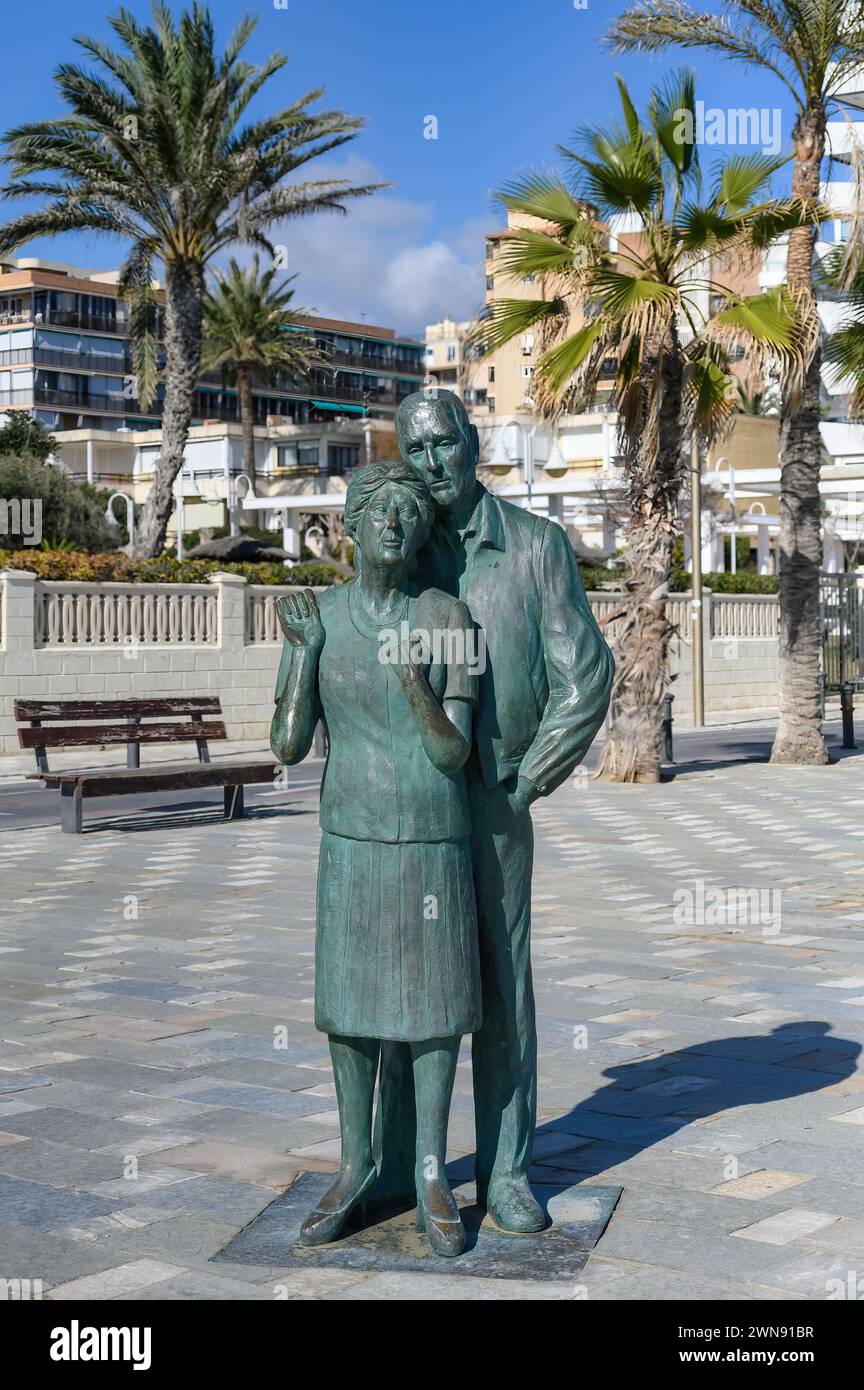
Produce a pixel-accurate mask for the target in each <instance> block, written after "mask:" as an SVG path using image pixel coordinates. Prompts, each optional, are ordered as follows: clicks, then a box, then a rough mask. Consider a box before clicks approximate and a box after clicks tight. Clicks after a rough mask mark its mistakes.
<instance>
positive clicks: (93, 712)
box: [15, 695, 227, 772]
mask: <svg viewBox="0 0 864 1390" xmlns="http://www.w3.org/2000/svg"><path fill="white" fill-rule="evenodd" d="M221 713H222V706H221V704H220V702H219V699H218V698H217V697H216V696H210V695H203V696H191V697H189V698H183V697H177V698H168V699H165V700H16V701H15V718H16V720H18V722H19V723H23V722H24V721H29V728H26V729H25V728H19V730H18V743H19V745H20V746H21V747H22V748H32V749H33V751H34V752H35V754H36V766H37V767H38V769H39V771H40V772H48V770H49V769H48V749H49V748H81V747H88V746H89V747H92V746H94V745H96V746H100V745H102V744H105V743H125V744H126V763H127V766H129V767H138V766H140V748H141V744H142V743H180V742H186V741H187V740H194V742H195V744H196V746H197V749H198V757H199V760H200V761H201V762H202V763H206V762H209V761H210V753H209V749H208V746H207V744H208V740H210V739H214V738H215V739H224V738H227V734H226V732H225V725H224V724H223V723H222V721H221V719H210V720H206V719H205V716H206V715H221ZM144 719H149V720H152V721H153V722H152V723H149V724H144V723H142V722H141V721H142V720H144ZM67 720H81V721H83V722H82V723H74V724H72V723H66V722H61V721H67ZM121 720H122V721H123V722H122V723H121V722H112V721H121ZM181 721H182V722H181ZM52 726H53V727H52Z"/></svg>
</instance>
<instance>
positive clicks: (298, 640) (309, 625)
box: [276, 589, 324, 651]
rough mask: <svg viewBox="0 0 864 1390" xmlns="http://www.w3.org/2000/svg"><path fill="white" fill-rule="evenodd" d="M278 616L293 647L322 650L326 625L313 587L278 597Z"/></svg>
mask: <svg viewBox="0 0 864 1390" xmlns="http://www.w3.org/2000/svg"><path fill="white" fill-rule="evenodd" d="M276 616H277V617H278V619H279V623H280V626H281V628H282V631H283V632H284V634H285V637H286V639H287V641H289V642H290V643H291V645H292V646H293V647H305V648H307V649H308V650H309V651H320V650H321V648H322V647H323V646H324V627H323V625H322V623H321V615H320V613H319V612H318V600H317V599H316V598H315V595H314V594H313V592H312V590H311V589H303V590H302V591H301V592H300V593H299V594H286V595H285V596H284V598H279V599H277V600H276Z"/></svg>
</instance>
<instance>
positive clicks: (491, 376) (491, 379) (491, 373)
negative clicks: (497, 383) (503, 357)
mask: <svg viewBox="0 0 864 1390" xmlns="http://www.w3.org/2000/svg"><path fill="white" fill-rule="evenodd" d="M494 380H495V368H494V367H490V368H489V383H490V385H491V384H492V382H494Z"/></svg>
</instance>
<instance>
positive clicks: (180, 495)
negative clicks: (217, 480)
mask: <svg viewBox="0 0 864 1390" xmlns="http://www.w3.org/2000/svg"><path fill="white" fill-rule="evenodd" d="M184 483H186V487H188V489H189V496H190V497H193V498H194V497H202V496H203V493H202V491H201V489H200V487H199V486H198V484H197V483H196V481H195V478H194V476H193V477H191V478H190V479H189V480H188V482H186V478H185V469H184V468H182V467H181V469H180V472H179V473H178V474H177V481H176V483H175V485H174V497H175V500H176V502H177V559H178V560H182V559H183V532H184V531H185V529H186V504H185V498H184V492H185V490H186V487H184Z"/></svg>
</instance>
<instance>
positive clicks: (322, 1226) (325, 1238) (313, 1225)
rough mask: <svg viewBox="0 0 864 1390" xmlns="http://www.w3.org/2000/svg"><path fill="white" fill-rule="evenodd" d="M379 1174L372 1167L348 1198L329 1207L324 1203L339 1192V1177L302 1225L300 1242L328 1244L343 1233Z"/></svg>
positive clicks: (303, 1243)
mask: <svg viewBox="0 0 864 1390" xmlns="http://www.w3.org/2000/svg"><path fill="white" fill-rule="evenodd" d="M377 1176H378V1171H377V1169H376V1168H375V1167H372V1168H371V1169H370V1171H369V1172H368V1173H367V1174H366V1176H365V1178H363V1180H362V1182H361V1183H360V1184H359V1185H358V1186H357V1187H355V1188H354V1191H353V1192H352V1193H351V1195H350V1196H349V1197H348V1198H347V1200H345V1199H344V1198H343V1199H342V1200H341V1201H340V1202H339V1205H338V1206H336V1207H330V1208H328V1207H326V1206H325V1205H324V1204H325V1203H326V1201H327V1199H328V1197H330V1196H331V1194H333V1193H335V1192H337V1190H338V1188H339V1179H338V1178H337V1179H336V1182H334V1184H333V1186H332V1187H330V1188H328V1190H327V1191H326V1192H325V1194H324V1196H323V1197H322V1199H321V1206H320V1207H316V1208H315V1210H314V1211H311V1212H310V1213H309V1215H308V1216H307V1217H306V1220H305V1221H304V1222H303V1225H302V1226H301V1227H300V1244H301V1245H327V1244H328V1242H329V1241H331V1240H335V1239H336V1237H337V1236H338V1235H340V1234H341V1231H342V1228H343V1226H344V1225H345V1222H346V1221H347V1220H348V1217H349V1216H350V1215H351V1213H352V1211H353V1210H354V1208H355V1207H356V1206H357V1205H358V1203H359V1202H361V1201H362V1200H363V1198H364V1197H365V1196H366V1194H367V1193H368V1191H369V1189H370V1187H372V1185H373V1183H374V1182H375V1179H376V1178H377ZM340 1195H341V1194H340Z"/></svg>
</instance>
